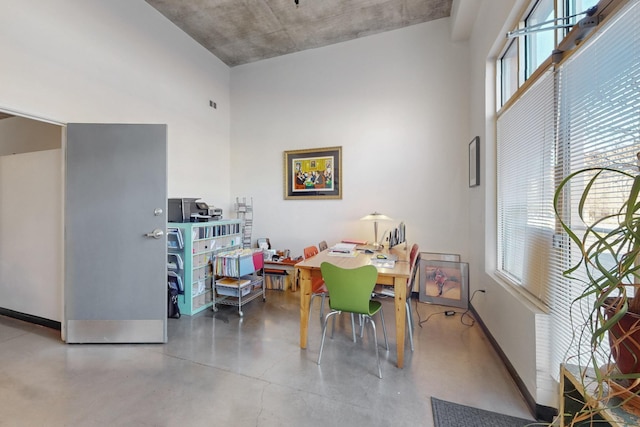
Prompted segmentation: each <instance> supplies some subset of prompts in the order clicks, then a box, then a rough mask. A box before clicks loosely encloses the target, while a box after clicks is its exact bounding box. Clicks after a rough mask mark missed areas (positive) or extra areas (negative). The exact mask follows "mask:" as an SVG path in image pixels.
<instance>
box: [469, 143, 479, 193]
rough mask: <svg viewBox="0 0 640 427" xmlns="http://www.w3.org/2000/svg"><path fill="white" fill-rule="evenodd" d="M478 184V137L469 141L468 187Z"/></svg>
mask: <svg viewBox="0 0 640 427" xmlns="http://www.w3.org/2000/svg"><path fill="white" fill-rule="evenodd" d="M478 185H480V137H479V136H476V137H475V138H473V139H472V140H471V142H470V143H469V187H477V186H478Z"/></svg>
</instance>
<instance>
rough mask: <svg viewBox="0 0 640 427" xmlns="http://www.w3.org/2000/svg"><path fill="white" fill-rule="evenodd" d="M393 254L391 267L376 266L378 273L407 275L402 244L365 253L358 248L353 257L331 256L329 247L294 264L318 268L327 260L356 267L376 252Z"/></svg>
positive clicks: (335, 263) (407, 254) (408, 270)
mask: <svg viewBox="0 0 640 427" xmlns="http://www.w3.org/2000/svg"><path fill="white" fill-rule="evenodd" d="M380 253H382V254H393V255H396V256H397V257H398V260H397V261H396V263H395V265H394V267H393V268H378V275H380V276H392V277H407V278H408V277H409V273H410V269H409V251H408V250H407V249H405V247H404V245H401V246H396V247H394V248H391V249H390V250H388V249H386V248H385V249H383V250H381V251H377V252H374V253H373V254H367V253H364V252H362V251H360V250H357V251H356V256H355V257H347V256H332V255H329V249H326V250H324V251H322V252H320V253H319V254H318V255H315V256H313V257H311V258H307V259H305V260H304V261H300V262H299V263H297V264H296V268H300V269H310V270H313V269H319V268H320V264H322V263H323V262H325V261H326V262H329V263H331V264H333V265H337V266H338V267H342V268H357V267H362V266H363V265H369V264H371V257H374V256H375V255H377V254H380Z"/></svg>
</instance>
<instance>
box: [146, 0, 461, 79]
mask: <svg viewBox="0 0 640 427" xmlns="http://www.w3.org/2000/svg"><path fill="white" fill-rule="evenodd" d="M452 1H453V0H298V3H299V4H298V5H296V3H295V0H146V2H147V3H149V4H150V5H151V6H153V7H154V8H155V9H157V10H158V11H159V12H160V13H162V14H163V15H164V16H166V17H167V18H168V19H169V20H171V21H172V22H173V23H174V24H175V25H177V26H178V27H179V28H181V29H182V30H183V31H184V32H185V33H187V34H188V35H190V36H191V37H192V38H193V39H194V40H196V41H197V42H198V43H200V44H201V45H202V46H204V47H205V48H206V49H208V50H209V51H210V52H211V53H213V54H214V55H215V56H216V57H218V58H219V59H220V60H222V61H223V62H224V63H225V64H227V65H228V66H229V67H233V66H236V65H241V64H246V63H249V62H254V61H259V60H261V59H266V58H272V57H276V56H280V55H286V54H288V53H293V52H298V51H302V50H306V49H313V48H317V47H321V46H327V45H330V44H334V43H340V42H344V41H347V40H352V39H355V38H358V37H364V36H368V35H371V34H376V33H381V32H384V31H389V30H395V29H398V28H402V27H406V26H409V25H414V24H419V23H422V22H427V21H431V20H434V19H440V18H445V17H448V16H450V14H451V3H452Z"/></svg>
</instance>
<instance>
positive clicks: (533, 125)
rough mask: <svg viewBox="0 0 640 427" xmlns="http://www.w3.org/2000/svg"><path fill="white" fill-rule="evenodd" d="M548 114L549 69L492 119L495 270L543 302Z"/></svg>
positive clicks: (550, 213)
mask: <svg viewBox="0 0 640 427" xmlns="http://www.w3.org/2000/svg"><path fill="white" fill-rule="evenodd" d="M554 115H555V101H554V75H553V72H552V71H551V69H549V70H547V71H546V72H545V73H544V75H543V76H542V77H541V78H540V79H538V80H537V81H536V82H535V83H534V84H533V85H532V86H531V88H530V89H529V90H528V91H527V92H525V93H524V94H522V96H521V97H520V98H519V99H518V100H517V101H516V102H514V103H513V104H512V105H511V107H510V108H509V109H508V110H506V111H505V112H504V113H503V114H502V115H501V116H500V118H499V119H498V122H497V141H498V146H497V167H498V177H499V179H498V270H499V272H500V273H501V274H502V275H504V276H505V277H506V278H508V279H509V280H510V281H512V282H513V283H515V284H517V285H520V286H523V287H524V288H525V289H526V290H527V291H528V292H530V293H531V294H532V295H534V296H535V297H536V298H538V299H540V300H541V301H543V302H544V303H548V299H547V292H546V291H547V287H546V286H545V283H546V281H547V280H546V277H545V276H546V271H547V268H546V265H547V262H548V260H549V250H550V248H551V246H552V245H551V243H552V238H553V232H554V225H555V213H554V210H553V191H554V184H555V182H554V175H553V174H554V157H555V155H554V151H555V142H554V134H555V128H554Z"/></svg>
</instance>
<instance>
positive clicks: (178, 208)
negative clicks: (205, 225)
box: [167, 198, 222, 222]
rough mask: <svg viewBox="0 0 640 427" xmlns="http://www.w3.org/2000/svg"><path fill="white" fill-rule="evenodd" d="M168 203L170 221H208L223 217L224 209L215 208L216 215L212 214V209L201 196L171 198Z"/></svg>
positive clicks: (168, 218)
mask: <svg viewBox="0 0 640 427" xmlns="http://www.w3.org/2000/svg"><path fill="white" fill-rule="evenodd" d="M167 205H168V209H167V220H168V222H206V221H211V220H212V219H221V218H222V209H217V210H216V209H213V213H214V215H211V214H210V213H211V211H212V209H211V208H209V206H208V205H207V204H206V203H205V202H202V201H200V199H199V198H180V199H177V198H176V199H169V201H168V204H167ZM217 211H219V215H218V214H217Z"/></svg>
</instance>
